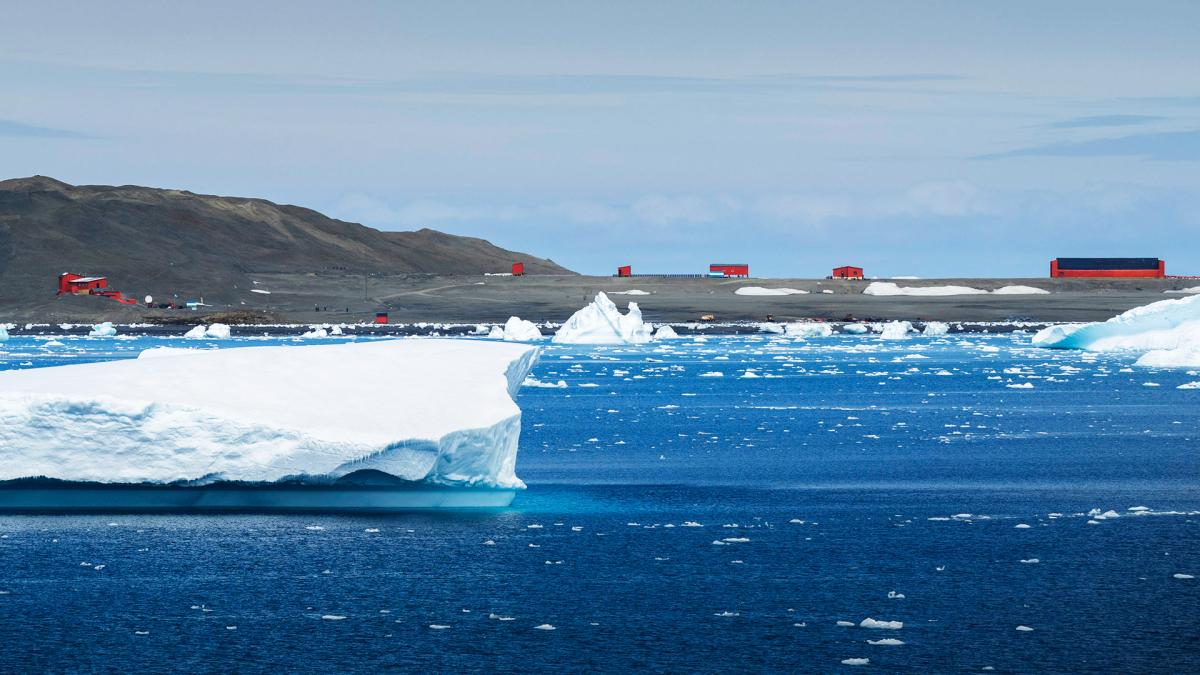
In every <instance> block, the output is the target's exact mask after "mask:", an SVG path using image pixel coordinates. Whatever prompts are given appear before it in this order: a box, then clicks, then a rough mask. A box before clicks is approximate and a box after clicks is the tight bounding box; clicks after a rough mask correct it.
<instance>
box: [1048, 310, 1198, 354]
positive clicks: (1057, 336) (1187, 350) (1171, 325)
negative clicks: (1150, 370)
mask: <svg viewBox="0 0 1200 675" xmlns="http://www.w3.org/2000/svg"><path fill="white" fill-rule="evenodd" d="M1032 342H1033V344H1034V345H1037V346H1039V347H1049V348H1052V349H1087V350H1090V351H1098V352H1104V351H1122V350H1125V351H1135V352H1144V354H1143V356H1142V357H1141V358H1139V359H1138V361H1137V364H1138V365H1143V366H1155V367H1192V366H1200V296H1191V297H1187V298H1180V299H1178V300H1160V301H1158V302H1152V303H1150V304H1148V305H1143V306H1141V307H1135V308H1133V309H1131V310H1129V311H1128V312H1125V313H1124V314H1120V315H1117V316H1114V317H1113V318H1111V319H1109V320H1108V321H1102V322H1099V323H1087V324H1074V325H1070V324H1068V325H1058V326H1050V327H1049V328H1044V329H1042V330H1040V331H1038V333H1037V334H1036V335H1034V336H1033V341H1032Z"/></svg>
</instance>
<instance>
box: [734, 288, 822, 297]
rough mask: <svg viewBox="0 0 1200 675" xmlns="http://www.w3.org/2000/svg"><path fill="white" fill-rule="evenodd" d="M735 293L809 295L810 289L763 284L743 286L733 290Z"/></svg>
mask: <svg viewBox="0 0 1200 675" xmlns="http://www.w3.org/2000/svg"><path fill="white" fill-rule="evenodd" d="M733 294H734V295H808V291H802V290H800V289H797V288H763V287H762V286H742V287H741V288H739V289H737V290H736V291H734V292H733Z"/></svg>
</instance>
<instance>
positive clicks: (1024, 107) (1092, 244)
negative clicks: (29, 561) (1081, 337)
mask: <svg viewBox="0 0 1200 675" xmlns="http://www.w3.org/2000/svg"><path fill="white" fill-rule="evenodd" d="M0 92H2V93H0V178H11V177H19V176H28V175H34V174H41V175H48V176H53V177H55V178H58V179H60V180H64V181H66V182H68V183H74V184H105V185H122V184H137V185H149V186H154V187H169V188H179V189H186V190H191V191H193V192H200V193H212V194H224V195H236V196H248V197H262V198H266V199H270V200H272V201H276V202H280V203H289V204H298V205H301V206H306V207H309V208H313V209H317V210H319V211H321V212H323V213H326V214H328V215H330V216H333V217H337V218H342V219H345V220H351V221H355V222H361V223H364V224H366V225H370V226H372V227H377V228H380V229H388V230H408V229H417V228H421V227H431V228H434V229H438V230H442V231H445V232H451V233H454V234H464V235H471V236H478V237H484V238H486V239H489V240H491V241H493V242H495V243H496V244H499V245H501V246H504V247H506V248H511V249H516V250H522V251H526V252H529V253H532V254H537V255H539V256H544V257H549V258H552V259H553V260H555V261H556V262H559V263H561V264H563V265H565V266H567V267H569V268H571V269H573V270H576V271H579V272H584V273H591V274H612V273H614V272H615V269H616V267H617V266H618V265H625V264H630V265H633V267H634V271H635V272H643V273H652V272H672V273H680V272H703V271H705V270H706V269H707V265H708V263H710V262H739V263H741V262H744V263H749V264H750V269H751V272H752V273H753V274H754V275H755V276H769V277H815V276H824V275H826V274H828V273H829V270H830V268H832V267H834V266H837V265H844V264H853V265H860V266H863V267H865V268H866V271H867V274H868V275H871V276H896V275H916V276H923V277H954V276H963V277H971V276H992V277H1029V276H1045V275H1046V274H1047V273H1048V267H1049V260H1050V259H1051V258H1053V257H1056V256H1064V257H1067V256H1136V257H1153V256H1157V257H1161V258H1163V259H1165V260H1166V261H1167V272H1168V274H1197V275H1200V237H1198V235H1200V2H1195V1H1194V0H1184V1H1178V2H1173V1H1164V0H1159V1H1155V0H1148V1H1143V2H1137V3H1133V2H1126V1H1122V2H1112V1H1108V0H1088V1H1086V2H1082V1H1070V0H1064V1H1058V2H1052V3H1048V2H1044V1H1039V2H1026V1H1024V0H1006V1H1005V2H994V3H985V2H961V1H946V2H939V1H932V0H927V1H922V0H914V1H910V2H903V3H900V2H892V1H891V0H878V1H874V2H864V1H859V0H840V1H831V2H703V1H699V0H693V1H689V2H673V1H665V0H664V1H658V2H646V1H645V0H642V1H639V2H623V1H606V2H603V3H595V2H589V3H583V2H565V1H563V2H522V1H520V0H513V1H509V2H503V3H497V2H483V1H480V2H457V1H453V0H450V1H439V2H428V3H417V2H368V1H359V2H352V3H329V2H308V1H306V0H288V1H270V0H264V1H261V2H254V3H245V2H225V1H212V0H210V1H206V2H184V1H173V2H170V3H164V2H157V1H156V2H122V1H120V0H115V1H113V2H105V3H92V2H75V3H69V2H55V1H53V0H51V1H39V2H36V3H32V2H27V3H12V4H10V5H9V6H8V7H6V9H5V21H4V22H3V23H0Z"/></svg>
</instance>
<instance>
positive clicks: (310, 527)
mask: <svg viewBox="0 0 1200 675" xmlns="http://www.w3.org/2000/svg"><path fill="white" fill-rule="evenodd" d="M304 529H306V530H312V531H313V532H320V531H321V530H324V529H325V528H323V527H321V526H320V525H305V526H304Z"/></svg>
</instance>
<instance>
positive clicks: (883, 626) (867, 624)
mask: <svg viewBox="0 0 1200 675" xmlns="http://www.w3.org/2000/svg"><path fill="white" fill-rule="evenodd" d="M858 627H859V628H878V629H880V630H900V629H901V628H904V622H903V621H877V620H875V619H872V618H871V617H869V616H868V617H867V618H865V619H863V620H862V622H861V623H859V624H858Z"/></svg>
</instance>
